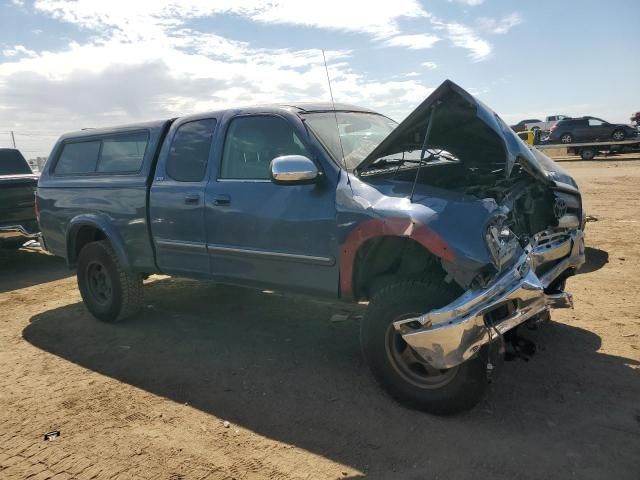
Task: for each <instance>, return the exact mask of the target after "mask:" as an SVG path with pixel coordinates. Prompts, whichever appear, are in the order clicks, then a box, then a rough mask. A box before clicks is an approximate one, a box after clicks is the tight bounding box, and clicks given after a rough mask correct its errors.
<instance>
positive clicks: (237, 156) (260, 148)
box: [220, 115, 310, 180]
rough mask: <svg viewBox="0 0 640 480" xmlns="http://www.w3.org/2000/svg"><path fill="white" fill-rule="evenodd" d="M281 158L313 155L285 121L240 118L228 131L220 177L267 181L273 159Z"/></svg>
mask: <svg viewBox="0 0 640 480" xmlns="http://www.w3.org/2000/svg"><path fill="white" fill-rule="evenodd" d="M282 155H305V156H307V157H309V156H310V155H309V153H308V151H307V149H306V148H305V147H304V145H303V143H302V142H301V141H300V139H299V138H298V136H297V135H296V133H295V132H294V130H293V127H292V126H291V125H290V124H289V123H288V122H287V121H286V120H284V119H283V118H280V117H274V116H267V115H261V116H247V117H237V118H235V119H233V120H232V121H231V124H230V125H229V130H227V136H226V139H225V142H224V151H223V153H222V166H221V171H220V178H221V179H239V180H240V179H242V180H268V179H269V178H270V173H269V165H270V163H271V160H273V159H274V158H276V157H280V156H282Z"/></svg>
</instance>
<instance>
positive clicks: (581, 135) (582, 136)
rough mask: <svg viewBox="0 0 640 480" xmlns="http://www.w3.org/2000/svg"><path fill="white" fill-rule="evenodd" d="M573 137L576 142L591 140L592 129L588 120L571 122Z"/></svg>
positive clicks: (582, 119)
mask: <svg viewBox="0 0 640 480" xmlns="http://www.w3.org/2000/svg"><path fill="white" fill-rule="evenodd" d="M571 125H572V127H573V129H572V130H573V132H572V133H573V137H574V138H575V139H576V140H591V129H590V127H589V121H588V120H587V119H586V118H581V119H578V120H571Z"/></svg>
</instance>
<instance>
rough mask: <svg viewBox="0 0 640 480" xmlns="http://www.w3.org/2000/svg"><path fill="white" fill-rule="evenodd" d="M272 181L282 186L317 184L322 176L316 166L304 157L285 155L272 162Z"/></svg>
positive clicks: (270, 167) (270, 168)
mask: <svg viewBox="0 0 640 480" xmlns="http://www.w3.org/2000/svg"><path fill="white" fill-rule="evenodd" d="M269 170H270V171H271V181H272V182H273V183H277V184H281V185H304V184H308V183H315V182H316V181H317V180H318V177H319V176H320V172H318V167H316V164H315V163H313V162H312V161H311V160H309V159H308V158H307V157H305V156H303V155H283V156H281V157H276V158H274V159H273V160H271V165H270V166H269Z"/></svg>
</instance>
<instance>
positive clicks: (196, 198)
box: [184, 193, 200, 203]
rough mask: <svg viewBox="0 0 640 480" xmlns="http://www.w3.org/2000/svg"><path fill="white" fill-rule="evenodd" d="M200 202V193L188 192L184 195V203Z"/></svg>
mask: <svg viewBox="0 0 640 480" xmlns="http://www.w3.org/2000/svg"><path fill="white" fill-rule="evenodd" d="M198 202H200V195H198V194H197V193H188V194H187V195H185V196H184V203H198Z"/></svg>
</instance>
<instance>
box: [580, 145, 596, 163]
mask: <svg viewBox="0 0 640 480" xmlns="http://www.w3.org/2000/svg"><path fill="white" fill-rule="evenodd" d="M595 156H596V151H595V149H593V148H583V149H582V150H580V158H582V160H593V159H594V158H595Z"/></svg>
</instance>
